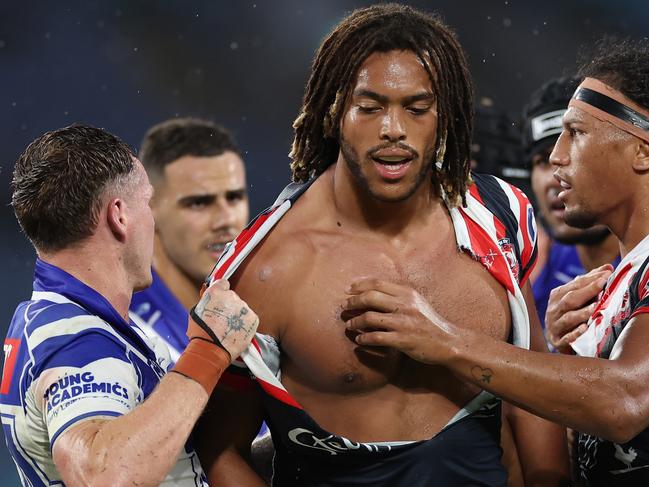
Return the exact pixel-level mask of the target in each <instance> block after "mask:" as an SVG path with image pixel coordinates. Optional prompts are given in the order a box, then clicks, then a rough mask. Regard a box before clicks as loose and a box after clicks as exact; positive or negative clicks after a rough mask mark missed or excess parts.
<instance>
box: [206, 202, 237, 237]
mask: <svg viewBox="0 0 649 487" xmlns="http://www.w3.org/2000/svg"><path fill="white" fill-rule="evenodd" d="M235 220H236V215H235V211H234V208H233V207H232V205H231V204H230V202H229V201H228V200H227V199H226V198H224V197H220V198H217V201H216V204H215V205H214V211H213V212H212V230H220V229H224V228H228V227H232V226H234V224H235Z"/></svg>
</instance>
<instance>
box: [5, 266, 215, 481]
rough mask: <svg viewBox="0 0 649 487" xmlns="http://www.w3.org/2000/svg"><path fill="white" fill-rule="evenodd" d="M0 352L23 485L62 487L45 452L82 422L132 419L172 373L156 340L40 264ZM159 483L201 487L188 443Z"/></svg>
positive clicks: (11, 444) (9, 432) (9, 436)
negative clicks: (129, 416) (130, 415)
mask: <svg viewBox="0 0 649 487" xmlns="http://www.w3.org/2000/svg"><path fill="white" fill-rule="evenodd" d="M4 352H5V365H4V371H3V376H2V386H1V389H0V416H1V418H2V428H3V431H4V434H5V438H6V441H7V447H8V448H9V451H10V453H11V456H12V457H13V460H14V462H15V463H16V467H17V468H18V474H19V476H20V478H21V481H22V483H23V485H25V486H53V485H64V483H63V481H62V480H61V477H60V475H59V473H58V472H57V470H56V467H55V465H54V462H53V460H52V453H51V452H52V448H53V446H54V444H55V442H56V440H57V439H58V438H59V437H60V436H61V434H63V433H64V432H65V431H66V430H68V429H69V428H70V427H72V426H73V425H75V424H78V423H79V422H81V421H85V420H89V419H110V418H114V417H117V416H121V415H123V414H127V413H129V412H130V411H132V410H133V409H134V408H135V407H136V406H137V405H138V404H140V403H141V402H142V401H144V400H145V399H146V398H147V397H148V396H149V395H150V394H151V393H152V392H153V389H154V388H155V387H156V385H157V384H158V383H159V382H160V379H161V378H162V377H163V376H164V375H165V373H166V371H167V369H168V367H169V365H170V358H169V352H168V350H167V348H166V346H165V345H164V343H162V341H161V340H156V339H155V338H149V337H147V335H146V334H145V333H144V332H143V331H142V330H140V329H139V328H138V327H137V326H136V325H135V324H134V323H132V322H130V323H129V322H126V321H125V320H124V319H123V318H122V317H121V316H120V315H119V313H118V312H117V311H116V310H115V309H114V308H113V307H112V306H111V305H110V303H109V302H108V301H107V300H106V299H105V298H104V297H103V296H101V295H100V294H99V293H97V292H96V291H95V290H94V289H92V288H90V287H88V286H86V285H85V284H83V283H82V282H80V281H79V280H77V279H76V278H74V277H73V276H71V275H70V274H68V273H66V272H65V271H63V270H62V269H59V268H58V267H56V266H53V265H51V264H48V263H46V262H44V261H42V260H40V259H39V260H37V262H36V269H35V272H34V292H33V294H32V298H31V300H30V301H25V302H23V303H21V304H20V305H18V307H17V309H16V312H15V314H14V317H13V320H12V322H11V325H10V327H9V331H8V334H7V338H6V340H5V343H4ZM162 485H165V486H172V485H174V486H206V485H207V482H206V478H205V475H204V474H203V471H202V469H201V466H200V463H199V461H198V457H197V455H196V453H195V452H194V451H193V449H192V448H191V446H190V445H189V444H188V445H186V446H185V448H184V449H183V451H181V453H180V455H179V457H178V462H177V463H176V465H175V466H174V468H173V469H172V471H171V472H170V474H169V476H168V477H167V478H166V479H165V481H164V482H163V484H162Z"/></svg>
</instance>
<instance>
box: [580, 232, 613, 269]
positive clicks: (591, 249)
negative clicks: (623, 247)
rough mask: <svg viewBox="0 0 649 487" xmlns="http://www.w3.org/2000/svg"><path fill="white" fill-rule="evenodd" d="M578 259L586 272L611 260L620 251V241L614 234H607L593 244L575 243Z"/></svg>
mask: <svg viewBox="0 0 649 487" xmlns="http://www.w3.org/2000/svg"><path fill="white" fill-rule="evenodd" d="M575 248H576V249H577V255H579V261H580V262H581V265H582V266H584V269H585V270H586V272H589V271H592V270H593V269H595V268H596V267H599V266H602V265H604V264H610V263H611V262H613V259H615V258H616V257H617V256H618V255H619V253H620V243H619V241H618V239H617V238H616V237H615V235H613V234H611V235H608V236H607V237H606V238H605V239H604V240H603V241H601V242H599V243H598V244H595V245H583V244H577V245H575Z"/></svg>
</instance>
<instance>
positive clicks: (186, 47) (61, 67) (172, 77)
mask: <svg viewBox="0 0 649 487" xmlns="http://www.w3.org/2000/svg"><path fill="white" fill-rule="evenodd" d="M405 3H409V4H411V5H413V6H416V7H420V8H424V9H427V10H435V11H437V12H439V13H440V14H441V15H442V17H443V18H444V19H445V20H446V22H447V23H448V24H450V25H451V26H452V27H453V28H454V29H455V30H456V32H457V34H458V36H459V39H460V41H461V43H462V45H463V46H464V48H465V50H466V52H467V54H468V57H469V61H470V65H471V69H472V74H473V76H474V80H475V85H476V94H477V97H476V100H477V102H478V104H480V106H481V109H480V110H481V113H482V114H483V115H484V114H485V113H486V116H482V117H481V120H482V122H480V125H479V128H478V135H477V137H478V138H481V141H480V142H481V143H480V144H479V145H481V146H482V148H481V150H482V151H483V152H482V153H483V155H485V152H484V151H485V150H487V151H491V155H490V156H489V157H488V158H489V160H490V161H491V163H493V161H494V160H498V158H499V157H502V158H503V160H505V159H507V160H508V163H513V164H514V166H515V165H516V163H517V162H520V161H516V160H513V159H516V157H517V155H516V152H515V151H512V150H511V145H512V143H514V144H515V141H516V137H517V136H516V129H517V121H518V116H519V114H520V112H521V108H522V106H523V104H524V103H525V101H526V98H527V96H528V95H529V94H530V93H531V91H532V90H534V89H535V88H537V87H538V86H540V84H542V83H543V81H545V80H546V79H547V78H549V77H552V76H557V75H561V74H569V73H570V72H572V70H573V69H574V65H575V59H576V53H577V51H578V50H579V48H580V47H582V46H588V45H590V44H592V43H593V42H594V40H596V39H597V38H598V37H600V36H601V35H603V34H611V35H615V36H618V37H619V36H635V37H637V36H647V35H649V10H647V2H646V0H620V1H618V2H610V1H607V0H572V1H570V0H568V1H566V0H564V1H559V0H547V1H543V2H533V1H522V0H498V1H496V0H437V1H435V2H432V1H429V2H426V1H412V2H410V1H409V2H405ZM368 4H369V3H368V2H360V1H344V0H328V1H311V2H306V1H297V0H273V1H263V0H258V1H248V0H246V1H190V2H188V1H180V0H165V1H157V2H153V1H143V0H137V1H134V0H129V1H126V0H113V1H97V0H88V1H84V2H81V1H79V2H69V1H57V2H31V1H23V2H17V1H13V2H10V1H8V0H5V1H2V2H0V134H1V135H0V140H1V143H0V255H1V256H2V257H1V259H2V261H1V267H0V269H1V272H2V276H1V277H0V332H1V333H2V335H3V336H4V333H5V331H6V327H7V326H8V323H9V321H10V319H11V316H12V314H13V309H14V307H15V305H16V304H17V303H18V302H19V301H22V300H24V299H27V298H28V297H29V295H30V293H31V276H32V271H33V263H34V258H35V256H34V252H33V250H32V248H31V246H30V245H29V243H28V242H27V241H26V239H25V238H24V237H23V236H22V235H21V233H20V230H19V228H18V225H17V223H16V221H15V218H14V216H13V213H12V210H11V207H10V206H9V202H10V182H11V173H12V169H13V162H14V161H15V159H16V158H17V156H18V155H19V154H20V152H21V151H22V150H23V149H24V148H25V147H26V146H27V144H28V143H29V142H31V140H33V139H34V138H35V137H36V136H38V135H40V134H41V133H43V132H45V131H48V130H51V129H54V128H58V127H62V126H65V125H69V124H71V123H73V122H83V123H86V124H91V125H95V126H99V127H104V128H106V129H107V130H109V131H111V132H113V133H115V134H117V135H119V136H120V137H122V138H123V139H124V140H125V141H127V142H128V143H129V144H130V145H131V146H132V147H133V148H135V149H136V148H137V147H138V146H139V143H140V139H141V137H142V135H143V134H144V132H145V130H146V129H147V128H148V127H149V126H151V125H152V124H154V123H157V122H159V121H161V120H164V119H167V118H170V117H176V116H188V115H193V116H200V117H206V118H210V119H213V120H215V121H217V122H219V123H222V124H223V125H225V126H227V127H229V128H230V129H231V130H232V131H233V132H234V133H235V135H236V137H237V139H238V141H239V145H240V147H241V149H242V151H243V153H244V158H245V160H246V163H247V167H248V181H249V190H250V201H251V214H256V213H257V212H258V211H260V210H262V209H263V208H264V207H265V206H267V205H268V204H270V203H271V202H272V201H273V200H274V198H275V195H276V194H277V193H278V192H279V191H280V190H281V189H282V188H283V186H284V185H285V184H286V183H287V182H288V180H289V170H288V157H287V153H288V150H289V147H290V143H291V140H292V130H291V123H292V121H293V119H294V118H295V116H296V113H297V110H298V107H299V106H300V102H301V96H302V91H303V86H304V83H305V81H306V77H307V73H308V68H309V65H310V62H311V59H312V57H313V53H314V50H315V49H316V48H317V46H318V44H319V42H320V41H321V39H322V38H323V36H325V35H326V34H327V32H328V31H329V30H330V29H331V28H332V27H333V26H334V25H335V24H336V23H337V22H338V21H339V20H340V19H341V18H342V17H343V16H345V15H346V14H347V13H349V12H350V11H351V10H353V9H354V8H357V7H361V6H365V5H368ZM494 133H500V136H499V139H498V140H495V141H494V145H493V146H492V147H490V148H488V149H485V148H484V146H485V144H489V143H490V142H489V141H490V140H492V139H493V137H492V134H494ZM512 141H513V142H512ZM502 147H505V148H504V149H502V152H501V151H500V148H502ZM485 164H486V163H485ZM2 445H3V446H1V447H0V486H2V487H4V486H7V487H13V486H18V485H20V482H19V480H18V477H17V475H16V472H15V468H14V466H13V463H12V462H11V460H10V458H9V454H8V452H7V450H6V448H5V447H4V439H3V440H2Z"/></svg>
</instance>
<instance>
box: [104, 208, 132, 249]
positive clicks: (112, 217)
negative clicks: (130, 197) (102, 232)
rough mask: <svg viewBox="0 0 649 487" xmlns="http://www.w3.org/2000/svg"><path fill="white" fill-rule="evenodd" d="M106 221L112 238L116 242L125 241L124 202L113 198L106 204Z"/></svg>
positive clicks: (125, 214)
mask: <svg viewBox="0 0 649 487" xmlns="http://www.w3.org/2000/svg"><path fill="white" fill-rule="evenodd" d="M106 221H107V223H108V228H110V231H111V232H112V234H113V236H114V237H115V238H116V239H117V240H118V241H120V242H124V240H126V227H127V225H128V217H127V208H126V203H125V202H124V200H122V199H120V198H113V199H111V200H110V201H109V202H108V209H107V212H106Z"/></svg>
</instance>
